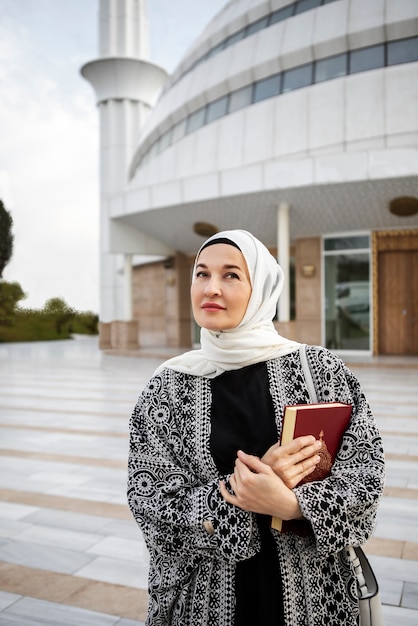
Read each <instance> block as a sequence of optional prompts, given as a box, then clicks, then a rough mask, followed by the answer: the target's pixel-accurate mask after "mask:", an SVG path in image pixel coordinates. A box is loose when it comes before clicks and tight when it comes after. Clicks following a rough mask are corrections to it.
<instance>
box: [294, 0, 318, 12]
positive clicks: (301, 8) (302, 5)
mask: <svg viewBox="0 0 418 626" xmlns="http://www.w3.org/2000/svg"><path fill="white" fill-rule="evenodd" d="M319 6H321V0H299V2H297V3H296V15H298V13H304V12H305V11H309V10H310V9H315V8H316V7H319Z"/></svg>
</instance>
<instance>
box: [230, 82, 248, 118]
mask: <svg viewBox="0 0 418 626" xmlns="http://www.w3.org/2000/svg"><path fill="white" fill-rule="evenodd" d="M252 92H253V86H252V85H248V86H247V87H243V88H242V89H237V91H233V92H232V93H231V94H229V107H228V113H233V112H234V111H238V110H239V109H242V108H243V107H247V106H249V105H250V104H251V97H252Z"/></svg>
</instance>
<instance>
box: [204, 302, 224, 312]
mask: <svg viewBox="0 0 418 626" xmlns="http://www.w3.org/2000/svg"><path fill="white" fill-rule="evenodd" d="M202 309H204V310H205V311H224V310H225V307H223V306H221V305H220V304H216V302H205V303H204V304H202Z"/></svg>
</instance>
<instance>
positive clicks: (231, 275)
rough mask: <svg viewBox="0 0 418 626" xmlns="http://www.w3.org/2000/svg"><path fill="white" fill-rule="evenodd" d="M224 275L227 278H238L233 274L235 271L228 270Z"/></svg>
mask: <svg viewBox="0 0 418 626" xmlns="http://www.w3.org/2000/svg"><path fill="white" fill-rule="evenodd" d="M226 277H227V278H239V276H238V274H235V272H228V274H227V275H226Z"/></svg>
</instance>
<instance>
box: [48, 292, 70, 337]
mask: <svg viewBox="0 0 418 626" xmlns="http://www.w3.org/2000/svg"><path fill="white" fill-rule="evenodd" d="M43 313H44V314H45V315H48V316H50V317H51V318H52V319H53V320H54V324H55V329H56V331H57V333H58V334H61V332H62V329H63V327H64V326H65V324H68V323H69V322H70V320H71V319H72V318H73V317H74V316H75V314H76V312H75V311H74V309H72V308H71V307H70V306H68V304H67V303H66V302H65V300H63V299H62V298H50V300H47V301H46V302H45V306H44V308H43Z"/></svg>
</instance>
